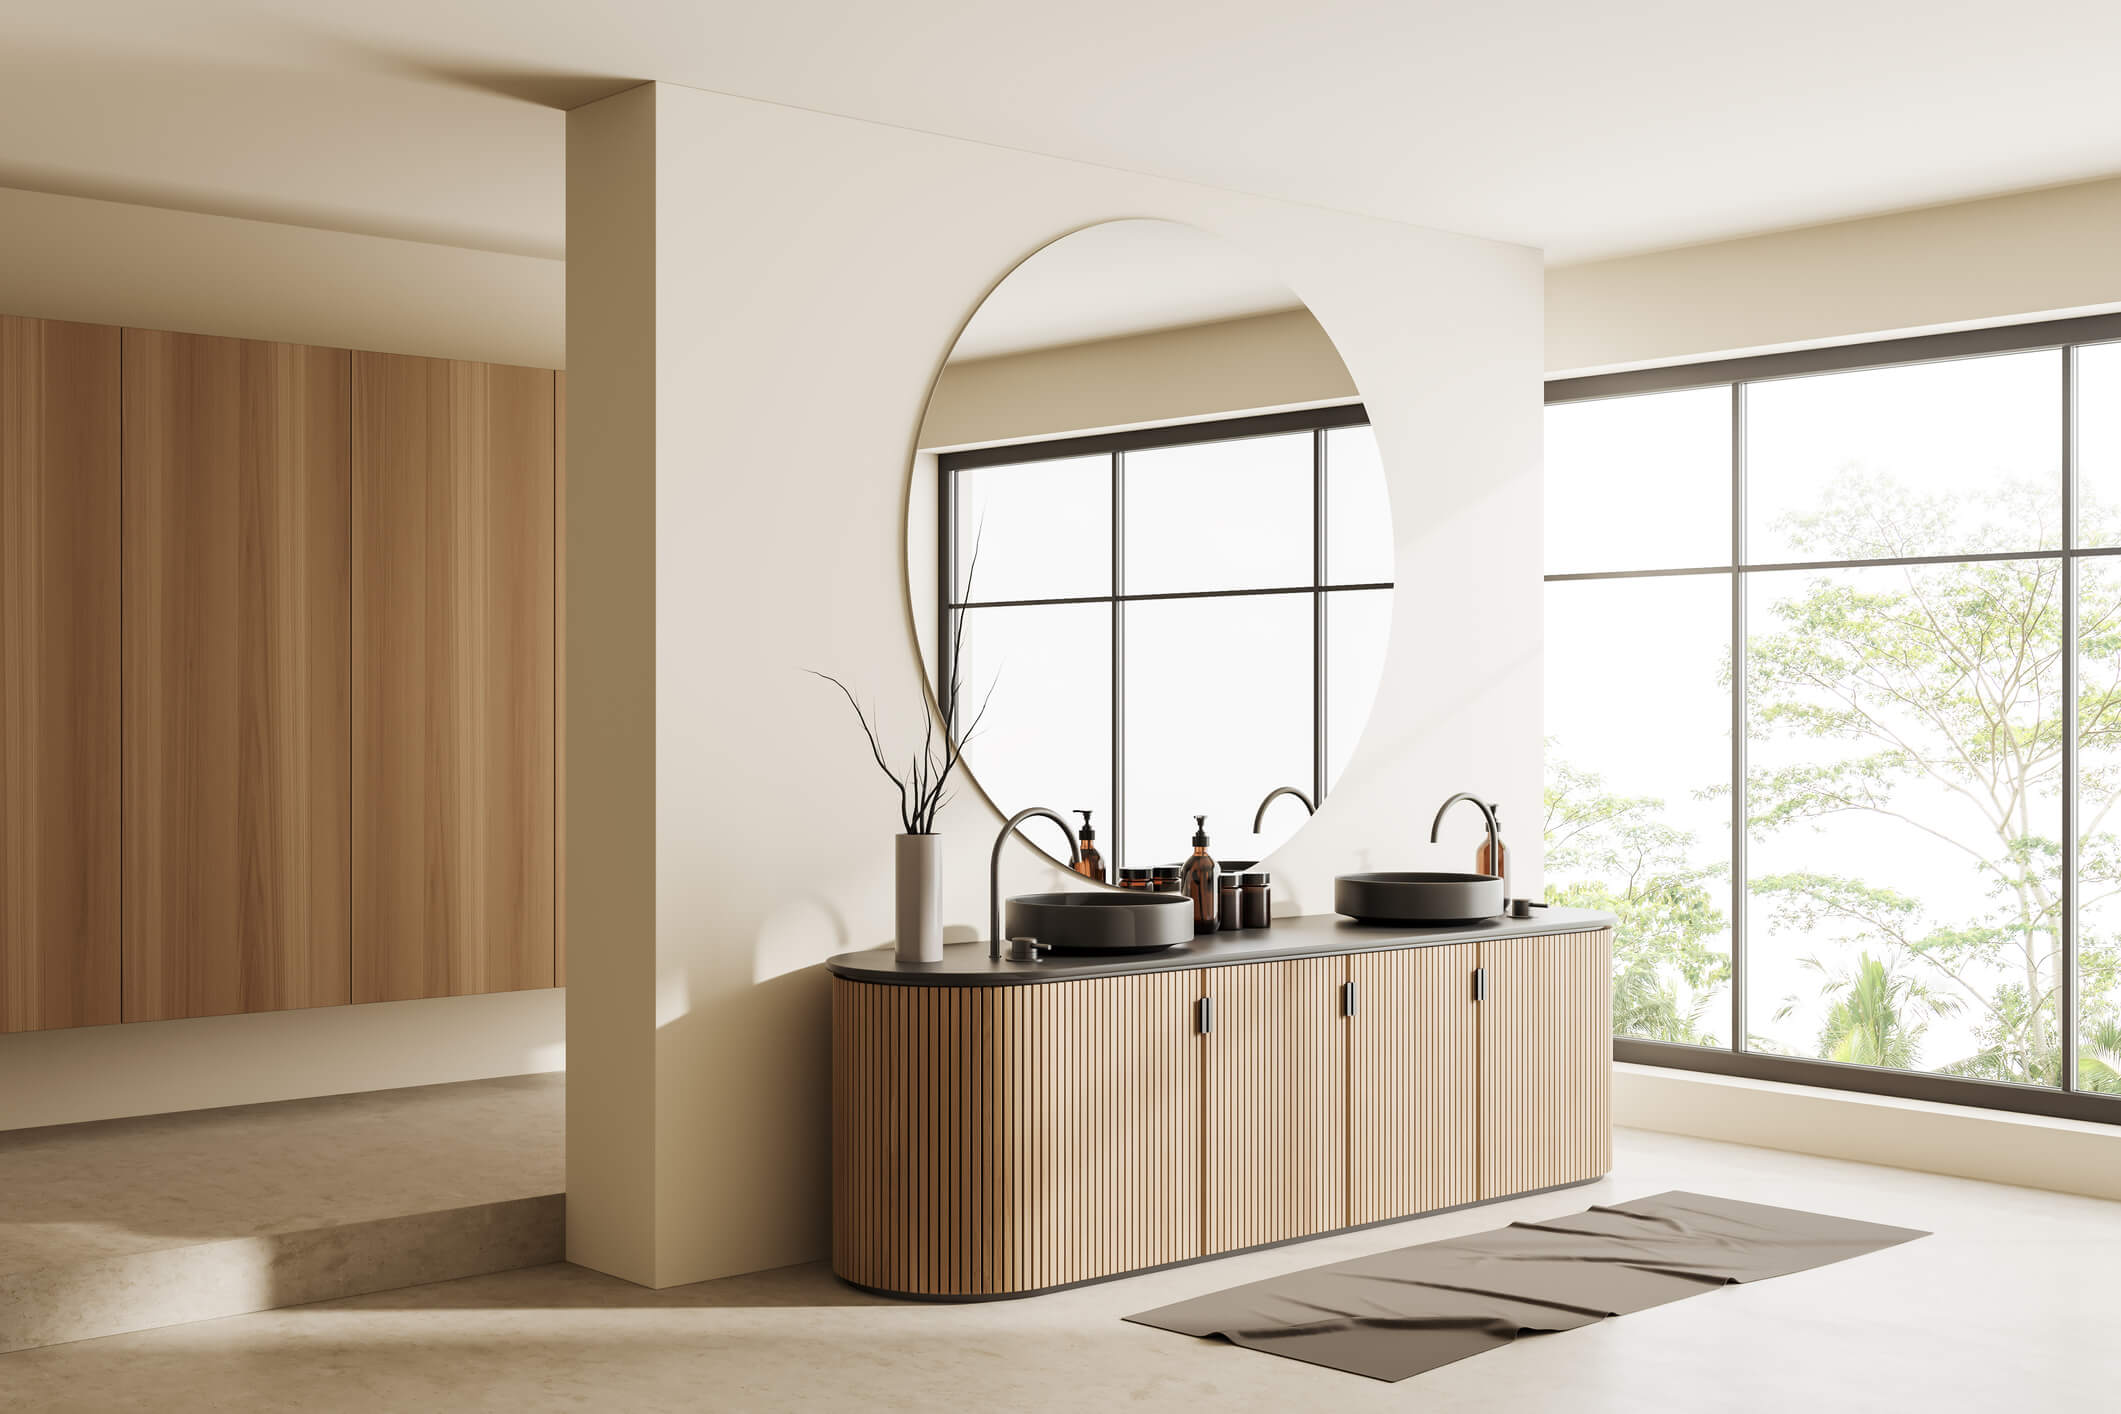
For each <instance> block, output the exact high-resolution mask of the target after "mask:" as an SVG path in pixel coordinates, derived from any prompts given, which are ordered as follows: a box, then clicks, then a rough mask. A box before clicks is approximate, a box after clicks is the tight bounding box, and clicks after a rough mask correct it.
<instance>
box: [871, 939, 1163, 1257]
mask: <svg viewBox="0 0 2121 1414" xmlns="http://www.w3.org/2000/svg"><path fill="white" fill-rule="evenodd" d="M1197 987H1198V981H1197V974H1195V973H1193V972H1167V973H1150V974H1145V975H1142V976H1138V977H1115V978H1099V979H1094V980H1086V981H1081V982H1064V983H1049V984H1042V985H1038V986H1024V987H898V986H879V985H873V984H867V983H859V982H851V981H849V980H847V979H845V978H834V979H833V1031H834V1036H833V1039H834V1047H835V1055H834V1058H833V1068H832V1077H833V1136H834V1148H833V1153H834V1164H833V1242H832V1251H833V1263H834V1270H835V1271H837V1272H838V1273H839V1274H840V1275H841V1276H843V1277H846V1278H847V1279H848V1280H850V1281H854V1282H858V1283H860V1284H862V1285H864V1286H872V1287H877V1288H880V1289H883V1290H886V1291H899V1292H907V1293H912V1294H920V1295H957V1296H964V1295H992V1294H1000V1293H1006V1292H1011V1291H1035V1290H1041V1289H1044V1288H1046V1287H1052V1286H1061V1285H1066V1284H1068V1283H1071V1282H1078V1281H1087V1280H1091V1279H1093V1278H1096V1277H1100V1276H1111V1275H1114V1274H1116V1273H1119V1272H1124V1271H1131V1270H1134V1269H1135V1268H1138V1267H1146V1266H1158V1265H1162V1264H1164V1263H1167V1262H1175V1261H1181V1260H1184V1259H1186V1258H1189V1257H1194V1256H1198V1255H1199V1253H1200V1246H1199V1243H1200V1183H1199V1156H1200V1128H1199V1124H1200V1065H1199V1038H1198V1037H1197V1036H1196V1035H1194V1033H1193V1010H1192V1003H1193V999H1194V997H1195V995H1196V994H1197Z"/></svg>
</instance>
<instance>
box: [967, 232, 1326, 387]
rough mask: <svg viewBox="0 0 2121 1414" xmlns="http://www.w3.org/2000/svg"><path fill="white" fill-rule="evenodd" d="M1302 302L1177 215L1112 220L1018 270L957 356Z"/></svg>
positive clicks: (1245, 256)
mask: <svg viewBox="0 0 2121 1414" xmlns="http://www.w3.org/2000/svg"><path fill="white" fill-rule="evenodd" d="M1302 307H1303V302H1302V301H1301V300H1299V299H1297V297H1296V293H1295V291H1293V290H1291V289H1290V288H1289V287H1288V286H1287V285H1285V284H1283V283H1282V282H1281V281H1280V280H1279V279H1277V278H1276V277H1275V274H1274V272H1273V271H1272V270H1270V269H1268V268H1267V266H1266V265H1265V263H1263V262H1262V261H1260V260H1259V259H1257V258H1256V257H1254V256H1253V255H1251V254H1249V253H1248V252H1246V251H1242V250H1239V249H1238V248H1237V247H1235V246H1233V245H1231V244H1230V243H1229V242H1228V241H1225V240H1220V239H1218V238H1216V237H1214V236H1211V235H1209V234H1207V233H1206V232H1205V231H1198V230H1195V229H1194V228H1193V227H1191V226H1181V225H1178V224H1176V223H1175V222H1171V221H1112V222H1108V223H1107V224H1105V225H1102V226H1092V227H1090V228H1089V229H1088V230H1083V231H1077V232H1076V233H1075V234H1073V235H1071V236H1065V237H1063V238H1062V239H1060V240H1057V241H1055V242H1054V243H1053V244H1051V245H1049V246H1047V247H1046V248H1045V249H1044V250H1041V251H1039V252H1038V253H1037V254H1035V255H1033V256H1032V257H1031V258H1030V259H1029V260H1026V261H1025V262H1024V263H1023V264H1021V265H1019V266H1017V267H1016V269H1014V270H1012V271H1010V272H1009V276H1008V278H1007V279H1005V280H1003V281H1002V282H1001V284H999V285H997V286H996V287H995V289H994V293H992V294H990V295H988V296H987V300H986V303H984V304H982V305H981V306H980V307H979V311H978V312H977V313H976V314H974V315H973V316H972V322H971V323H969V324H967V325H966V326H965V332H964V333H962V334H960V335H958V338H957V344H956V346H955V347H953V348H952V349H951V351H950V361H951V362H952V363H962V362H965V361H966V360H969V359H975V358H994V357H996V356H997V355H1000V354H1012V353H1023V352H1025V351H1026V350H1029V349H1040V348H1048V347H1051V346H1053V345H1056V344H1076V343H1081V342H1083V341H1084V340H1087V339H1112V338H1118V337H1120V336H1121V335H1125V334H1142V333H1147V332H1148V331H1149V330H1151V329H1167V328H1175V327H1178V326H1181V325H1187V324H1207V323H1212V322H1213V321H1215V320H1218V319H1239V318H1242V317H1244V316H1245V315H1248V314H1267V313H1270V312H1272V311H1274V310H1278V309H1301V308H1302Z"/></svg>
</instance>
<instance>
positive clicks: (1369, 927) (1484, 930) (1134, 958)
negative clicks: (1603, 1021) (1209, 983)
mask: <svg viewBox="0 0 2121 1414" xmlns="http://www.w3.org/2000/svg"><path fill="white" fill-rule="evenodd" d="M1616 921H1617V920H1615V919H1614V917H1613V915H1612V914H1610V913H1593V912H1591V911H1590V910H1588V909H1582V908H1542V909H1538V910H1535V912H1534V914H1533V916H1532V917H1530V918H1489V919H1484V920H1483V921H1481V922H1479V923H1451V924H1445V925H1442V926H1440V927H1433V928H1423V927H1417V926H1414V925H1412V924H1377V923H1356V922H1353V921H1352V920H1350V919H1346V918H1341V917H1338V916H1337V915H1334V914H1330V913H1313V914H1306V915H1304V916H1303V917H1301V918H1277V919H1275V920H1274V926H1273V927H1272V928H1251V929H1246V930H1245V931H1243V932H1238V933H1210V934H1207V935H1206V936H1204V937H1197V938H1195V939H1194V940H1193V941H1192V942H1190V943H1181V944H1179V945H1178V946H1177V947H1175V948H1166V949H1164V950H1163V951H1162V952H1155V953H1123V954H1118V955H1106V956H1069V957H1046V958H1042V959H1040V960H1039V961H1037V962H1009V961H1007V960H1006V959H1005V960H1003V961H1000V962H996V961H993V960H992V959H990V958H989V957H988V956H987V945H986V944H985V943H953V944H951V945H950V946H949V947H946V948H944V949H943V960H942V961H941V962H900V961H899V960H898V959H897V958H895V957H893V956H892V954H891V949H890V948H888V947H882V948H871V949H869V950H868V951H867V952H843V953H841V954H840V955H839V956H837V957H833V958H828V959H826V962H825V966H826V967H827V968H828V969H829V970H830V971H831V972H832V973H833V975H835V976H838V977H846V978H849V979H851V980H853V981H856V982H889V983H896V984H899V985H901V986H916V987H1012V986H1019V985H1022V984H1024V983H1030V982H1071V981H1074V980H1076V979H1078V978H1082V977H1122V976H1126V975H1128V974H1130V973H1135V972H1180V971H1184V970H1185V969H1186V968H1189V967H1227V966H1229V965H1231V964H1232V963H1240V962H1279V961H1281V960H1283V959H1285V958H1292V957H1319V956H1328V955H1331V954H1334V953H1351V952H1378V951H1381V950H1384V949H1387V948H1420V947H1435V946H1438V945H1439V944H1443V943H1473V942H1479V941H1480V940H1481V939H1482V938H1537V937H1543V936H1546V935H1549V934H1554V933H1588V932H1592V931H1593V930H1595V929H1599V928H1610V927H1612V926H1613V924H1614V923H1615V922H1616Z"/></svg>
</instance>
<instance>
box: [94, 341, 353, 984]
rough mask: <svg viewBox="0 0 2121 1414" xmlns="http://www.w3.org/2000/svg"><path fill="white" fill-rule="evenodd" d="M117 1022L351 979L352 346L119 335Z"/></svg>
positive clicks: (342, 982)
mask: <svg viewBox="0 0 2121 1414" xmlns="http://www.w3.org/2000/svg"><path fill="white" fill-rule="evenodd" d="M124 381H125V388H124V406H125V421H124V429H125V441H124V466H125V489H124V506H125V569H124V584H125V614H124V636H125V682H124V693H123V696H124V721H125V808H124V838H125V866H124V887H125V895H124V898H125V925H124V937H125V944H124V971H125V1019H126V1020H127V1021H162V1020H167V1019H170V1018H174V1017H189V1016H217V1015H222V1014H225V1013H229V1012H248V1011H271V1010H276V1009H280V1008H285V1007H306V1006H330V1005H337V1004H341V1003H344V1002H345V1001H346V1000H347V996H348V952H347V932H348V923H349V912H348V910H349V899H348V892H347V887H348V860H347V830H348V812H349V809H350V805H349V785H348V763H347V750H348V736H347V713H348V692H349V685H348V677H347V672H348V643H347V634H348V613H349V609H348V554H349V545H350V539H351V531H350V527H349V524H348V503H347V497H348V480H347V441H348V420H347V419H348V395H349V372H348V356H347V354H346V353H345V352H344V351H342V350H338V349H320V348H307V347H303V346H300V345H294V344H270V343H261V342H256V341H251V340H240V339H219V338H205V337H201V336H198V335H191V334H167V333H157V332H152V331H147V330H139V329H128V330H126V331H125V380H124Z"/></svg>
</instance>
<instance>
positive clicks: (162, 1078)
mask: <svg viewBox="0 0 2121 1414" xmlns="http://www.w3.org/2000/svg"><path fill="white" fill-rule="evenodd" d="M565 286H566V270H565V266H564V265H563V264H562V263H561V262H559V261H554V260H539V259H534V258H531V257H526V256H515V255H494V254H489V253H486V252H480V251H469V250H461V249H457V248H455V247H450V246H436V245H422V244H417V243H414V242H410V241H393V240H384V239H380V238H378V237H374V236H354V235H345V234H342V233H339V232H333V231H319V230H313V229H310V228H307V227H299V226H281V225H274V224H272V223H269V222H263V221H240V220H234V219H231V218H228V217H221V216H200V215H195V214H192V213H189V212H181V211H165V210H161V209H158V208H150V207H139V206H127V205H122V204H119V203H115V202H107V201H89V200H84V199H82V198H79V197H64V196H47V195H44V194H41V193H36V192H25V191H16V190H11V189H0V312H4V313H8V314H25V315H35V316H40V317H43V318H50V319H77V320H83V321H86V322H90V323H99V324H129V325H133V326H135V327H140V328H150V329H178V330H183V331H185V332H188V333H199V334H227V335H235V336H239V337H244V338H259V339H285V340H290V341H294V342H298V343H315V344H326V345H331V346H335V347H343V348H357V349H376V350H381V351H385V352H391V353H411V354H427V355H433V356H439V357H449V358H467V359H482V360H491V361H494V362H502V363H521V364H530V365H534V366H540V367H558V366H560V365H561V364H562V363H563V362H564V355H565V349H566V326H565V322H564V310H563V307H562V301H563V297H564V292H565ZM579 480H580V478H577V481H578V482H579ZM594 936H595V934H594V931H592V932H590V933H588V934H580V935H577V938H578V939H579V938H590V939H593V938H594ZM576 947H577V948H578V949H579V948H583V947H584V945H583V943H581V942H580V941H578V942H577V943H576ZM565 1040H566V1035H565V1002H564V1000H563V998H562V996H561V995H560V994H559V993H557V992H551V991H546V992H524V993H514V994H509V995H505V996H495V997H452V998H445V999H438V1000H435V1001H421V1002H389V1003H379V1004H376V1005H371V1006H357V1007H333V1008H328V1009H319V1010H314V1011H296V1012H277V1013H271V1014H267V1015H260V1016H223V1017H205V1018H200V1019H198V1020H193V1021H166V1022H153V1023H146V1024H135V1025H127V1026H101V1027H89V1028H84V1029H81V1030H76V1031H61V1032H32V1033H27V1034H19V1035H11V1036H0V1129H11V1128H20V1127H23V1126H27V1125H43V1124H62V1123H69V1122H72V1121H76V1120H88V1119H105V1118H110V1117H113V1116H119V1115H135V1114H154V1113H160V1112H163V1111H168V1110H180V1109H198V1108H204V1107H209V1106H214V1105H234V1104H250V1103H255V1102H260V1101H266V1100H286V1099H296V1098H301V1097H304V1096H309V1095H327V1094H340V1093H345V1092H348V1091H356V1090H375V1089H385V1088H389V1087H392V1086H399V1085H430V1084H435V1083H438V1082H442V1081H448V1080H470V1079H478V1078H484V1077H487V1076H493V1075H518V1074H527V1073H530V1072H535V1071H547V1070H559V1069H563V1068H564V1067H565V1065H566V1044H565Z"/></svg>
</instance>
